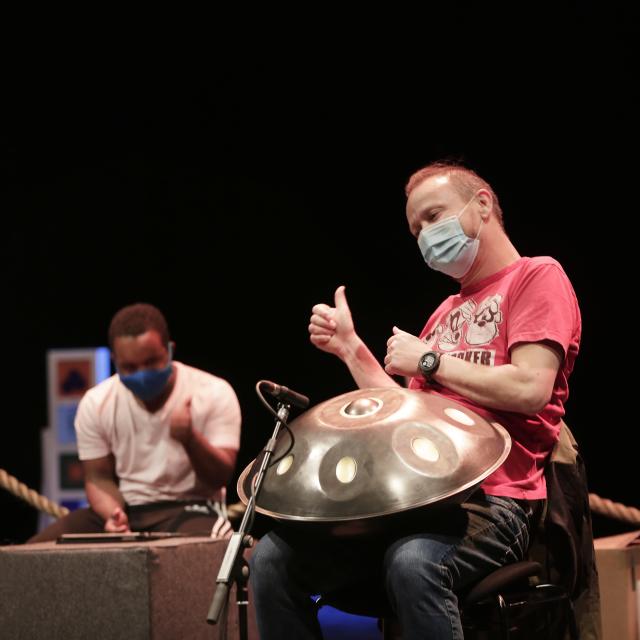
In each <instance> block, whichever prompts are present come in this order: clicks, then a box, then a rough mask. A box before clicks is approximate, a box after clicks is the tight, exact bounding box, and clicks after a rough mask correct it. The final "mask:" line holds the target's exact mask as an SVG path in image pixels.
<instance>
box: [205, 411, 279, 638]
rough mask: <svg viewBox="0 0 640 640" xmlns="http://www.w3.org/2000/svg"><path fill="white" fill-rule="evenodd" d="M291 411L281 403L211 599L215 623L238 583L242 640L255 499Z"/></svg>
mask: <svg viewBox="0 0 640 640" xmlns="http://www.w3.org/2000/svg"><path fill="white" fill-rule="evenodd" d="M290 410H291V405H290V404H287V403H284V402H280V403H278V413H277V420H276V425H275V428H274V430H273V434H272V435H271V438H270V439H269V441H268V442H267V444H266V445H265V447H264V449H263V453H264V455H263V457H262V461H261V463H260V468H259V469H258V473H257V474H256V475H255V476H254V478H253V480H252V481H251V482H252V484H253V487H254V489H253V491H252V492H251V496H250V498H249V502H248V503H247V508H246V510H245V512H244V516H243V517H242V522H241V523H240V527H239V528H238V531H234V533H233V534H232V535H231V539H230V540H229V544H228V545H227V550H226V552H225V554H224V558H223V559H222V564H221V565H220V570H219V571H218V577H217V578H216V590H215V593H214V594H213V599H212V600H211V605H210V607H209V614H208V615H207V622H208V623H209V624H216V623H217V622H218V619H219V618H220V614H221V613H222V611H223V610H224V608H225V606H226V604H227V602H228V599H229V591H230V589H231V583H232V582H235V583H236V600H237V604H238V626H239V631H240V640H247V639H248V629H247V606H248V604H249V598H248V594H249V590H248V582H249V565H248V564H247V561H246V560H245V559H244V556H243V552H244V550H245V549H246V548H249V547H251V546H252V544H253V538H252V537H251V536H250V535H249V531H248V528H249V527H250V526H251V524H252V522H253V516H254V512H255V507H256V500H257V499H258V494H259V493H260V488H261V487H262V481H263V479H264V475H265V472H266V470H267V467H268V466H269V460H270V459H271V455H272V454H273V452H274V450H275V447H276V439H277V437H278V432H279V431H280V427H281V426H282V423H283V422H284V423H285V424H286V423H287V418H288V417H289V411H290Z"/></svg>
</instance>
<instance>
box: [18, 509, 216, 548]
mask: <svg viewBox="0 0 640 640" xmlns="http://www.w3.org/2000/svg"><path fill="white" fill-rule="evenodd" d="M125 510H126V512H127V515H128V517H129V528H130V529H131V531H171V532H179V533H189V534H193V535H204V536H208V535H210V533H211V529H212V528H213V525H214V524H215V522H216V520H217V519H218V516H219V515H222V512H221V510H220V506H219V505H218V504H217V503H213V502H210V501H208V500H190V501H184V502H183V501H180V502H171V501H164V502H156V503H150V504H145V505H129V506H127V507H126V508H125ZM102 532H104V520H103V519H102V518H101V517H100V516H99V515H98V514H97V513H96V512H95V511H94V510H93V509H77V510H76V511H72V512H71V513H69V514H68V515H66V516H64V517H62V518H60V519H59V520H56V522H54V523H52V524H51V525H49V526H48V527H47V528H46V529H44V530H43V531H41V532H40V533H37V534H36V535H35V536H33V537H31V538H29V540H27V542H28V543H31V542H46V541H47V540H56V539H57V538H58V537H59V536H61V535H62V534H63V533H102Z"/></svg>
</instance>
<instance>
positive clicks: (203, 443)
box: [183, 429, 237, 489]
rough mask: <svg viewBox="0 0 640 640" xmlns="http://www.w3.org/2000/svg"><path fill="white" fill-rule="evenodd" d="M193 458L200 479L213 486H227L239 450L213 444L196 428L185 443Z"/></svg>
mask: <svg viewBox="0 0 640 640" xmlns="http://www.w3.org/2000/svg"><path fill="white" fill-rule="evenodd" d="M183 446H184V448H185V451H186V452H187V455H188V456H189V460H191V464H192V465H193V469H194V471H195V473H196V476H197V477H198V479H199V480H201V481H202V482H204V483H205V484H206V485H208V486H210V487H211V488H214V489H218V488H220V487H224V486H226V484H227V483H228V482H229V481H230V480H231V475H232V474H233V470H234V468H235V463H236V455H237V452H236V451H235V450H233V449H224V448H220V447H214V446H212V445H211V444H210V443H209V442H208V441H207V439H206V438H205V437H204V436H203V435H202V434H201V433H200V432H199V431H196V430H195V429H194V430H193V431H192V432H191V437H190V438H189V440H188V441H187V442H185V443H183Z"/></svg>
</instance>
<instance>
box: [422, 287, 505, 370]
mask: <svg viewBox="0 0 640 640" xmlns="http://www.w3.org/2000/svg"><path fill="white" fill-rule="evenodd" d="M501 302H502V296H501V295H500V294H498V293H497V294H494V295H491V296H487V297H486V298H485V299H484V300H482V302H481V303H480V304H476V302H475V301H474V300H473V299H472V298H470V299H469V300H467V301H466V302H464V303H463V304H461V305H460V306H459V307H456V308H455V309H453V310H451V311H450V312H449V313H448V314H447V316H446V317H445V319H444V320H443V321H441V322H439V323H438V324H437V325H436V327H434V329H433V330H432V331H431V332H430V333H428V334H427V335H425V336H424V338H423V340H424V342H425V344H426V345H427V348H429V349H433V348H437V349H439V350H440V351H442V352H445V353H448V354H449V355H453V356H456V357H458V358H461V359H463V360H468V361H470V362H477V363H480V364H486V365H490V366H493V365H494V361H495V349H467V348H466V345H469V346H474V347H478V346H482V345H488V344H490V343H491V342H492V341H493V340H494V339H495V338H497V337H498V335H500V330H499V325H500V324H501V323H502V318H503V316H502V311H501V309H500V304H501ZM461 347H462V349H461Z"/></svg>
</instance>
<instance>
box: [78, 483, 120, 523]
mask: <svg viewBox="0 0 640 640" xmlns="http://www.w3.org/2000/svg"><path fill="white" fill-rule="evenodd" d="M85 491H86V494H87V499H88V500H89V505H90V506H91V508H92V509H93V510H94V511H95V512H96V513H97V514H98V515H99V516H100V517H101V518H102V519H103V520H108V518H109V516H111V514H112V513H113V511H114V509H116V508H117V507H124V504H125V503H124V498H123V497H122V494H121V493H120V489H118V485H117V484H116V483H115V482H114V481H113V480H107V479H91V480H87V481H86V482H85Z"/></svg>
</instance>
